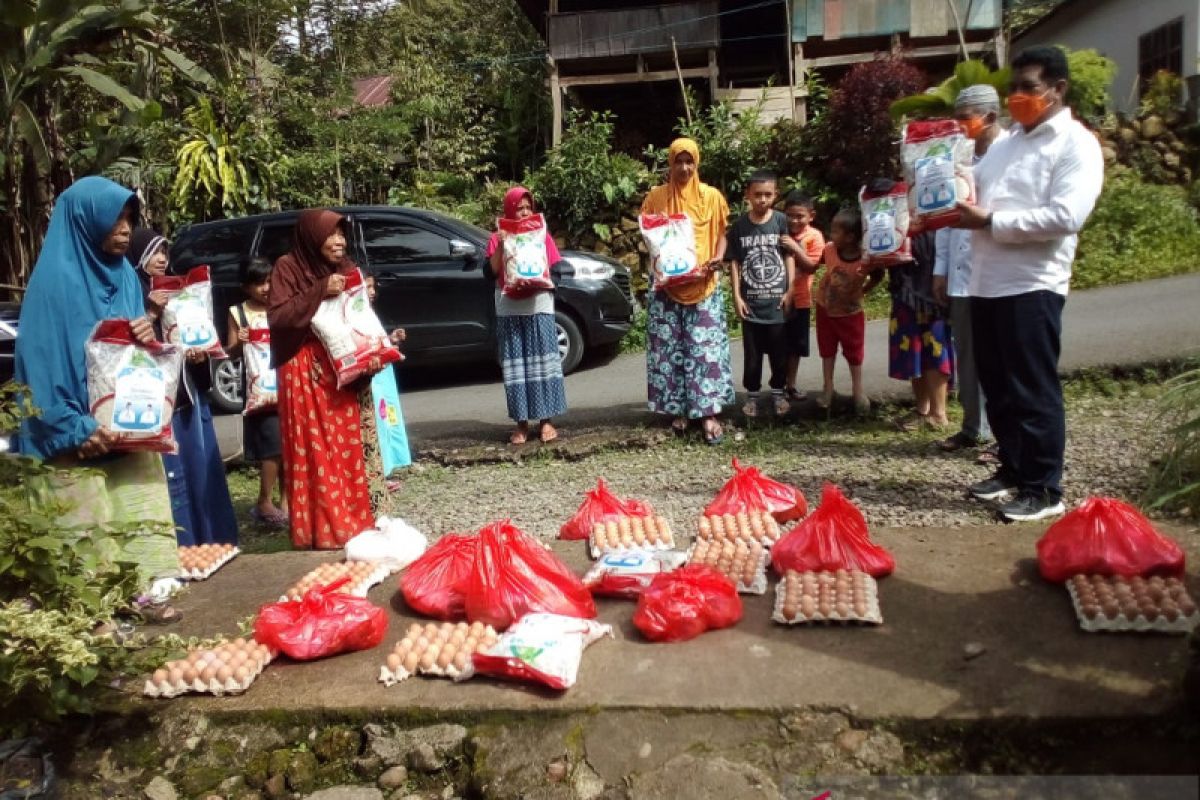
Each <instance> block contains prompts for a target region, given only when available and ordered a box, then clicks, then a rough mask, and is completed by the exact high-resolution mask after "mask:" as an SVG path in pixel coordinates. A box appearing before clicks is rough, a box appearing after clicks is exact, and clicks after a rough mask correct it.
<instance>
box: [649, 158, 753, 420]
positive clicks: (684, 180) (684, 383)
mask: <svg viewBox="0 0 1200 800" xmlns="http://www.w3.org/2000/svg"><path fill="white" fill-rule="evenodd" d="M667 162H668V176H667V182H666V183H664V184H663V185H661V186H656V187H655V188H654V189H652V190H650V193H649V194H648V195H646V200H645V202H643V203H642V213H643V214H687V215H688V217H689V218H690V219H691V221H692V227H693V229H694V230H695V232H696V257H697V259H698V260H699V262H700V263H701V264H705V265H706V266H707V271H706V272H705V274H704V277H701V278H697V279H696V280H695V281H693V282H691V283H687V284H682V285H679V286H674V287H671V288H668V289H665V290H662V291H652V292H651V293H650V305H649V308H648V310H647V315H648V319H647V331H646V334H647V352H646V384H647V389H646V393H647V396H648V398H649V405H650V410H651V411H653V412H655V413H657V414H669V415H671V416H672V417H674V420H673V421H672V422H671V427H672V428H673V429H674V430H675V432H676V433H683V432H684V431H686V430H687V426H688V420H690V419H702V420H703V423H702V425H703V427H704V440H705V441H706V442H708V443H709V444H719V443H720V442H721V440H722V435H723V432H722V430H721V423H720V422H719V421H718V420H717V414H719V413H720V412H721V408H722V407H723V406H725V405H729V404H732V403H733V402H734V391H733V373H732V371H731V369H730V365H729V332H728V330H727V329H726V327H725V303H724V292H723V291H722V288H721V281H720V278H721V275H720V269H721V262H722V261H723V260H724V258H725V228H726V224H727V222H728V217H729V204H728V203H726V202H725V197H724V196H723V195H722V194H721V192H720V191H718V190H717V189H714V188H713V187H712V186H708V185H707V184H704V183H701V182H700V175H699V169H700V148H699V147H697V146H696V143H695V142H694V141H692V140H691V139H676V140H675V141H673V142H671V147H670V149H669V151H668V158H667Z"/></svg>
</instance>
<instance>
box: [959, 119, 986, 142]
mask: <svg viewBox="0 0 1200 800" xmlns="http://www.w3.org/2000/svg"><path fill="white" fill-rule="evenodd" d="M957 122H958V127H960V128H962V132H963V133H965V134H966V135H967V138H968V139H978V138H979V134H981V133H983V131H984V129H985V128H987V117H967V118H966V119H960V120H957Z"/></svg>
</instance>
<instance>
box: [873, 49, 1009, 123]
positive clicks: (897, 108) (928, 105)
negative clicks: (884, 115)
mask: <svg viewBox="0 0 1200 800" xmlns="http://www.w3.org/2000/svg"><path fill="white" fill-rule="evenodd" d="M1011 76H1012V70H1011V69H1009V68H1008V67H1004V68H1002V69H998V70H996V71H995V72H993V71H992V70H991V69H989V68H988V65H987V64H985V63H983V62H982V61H978V60H976V59H969V60H967V61H960V62H959V63H958V64H957V65H955V67H954V74H953V75H951V76H950V77H949V78H946V80H944V81H942V82H941V83H939V84H938V85H937V86H934V87H933V88H931V89H929V90H928V91H925V92H922V93H920V94H912V95H909V96H908V97H902V98H900V99H899V100H897V101H896V102H894V103H892V105H891V106H890V107H889V109H888V110H889V111H890V113H891V115H892V118H893V119H895V120H900V119H903V118H904V117H945V116H949V115H950V114H952V113H953V112H954V101H955V100H957V99H958V94H959V92H961V91H962V90H963V89H966V88H967V87H968V86H977V85H979V84H987V85H989V86H992V87H994V88H995V89H996V91H997V92H998V93H999V94H1000V96H1001V97H1004V96H1005V95H1007V94H1008V82H1009V78H1010V77H1011Z"/></svg>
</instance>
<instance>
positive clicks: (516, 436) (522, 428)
mask: <svg viewBox="0 0 1200 800" xmlns="http://www.w3.org/2000/svg"><path fill="white" fill-rule="evenodd" d="M527 441H529V423H528V422H518V423H517V428H516V430H514V431H513V432H512V433H510V434H509V435H508V443H509V444H512V445H522V444H525V442H527Z"/></svg>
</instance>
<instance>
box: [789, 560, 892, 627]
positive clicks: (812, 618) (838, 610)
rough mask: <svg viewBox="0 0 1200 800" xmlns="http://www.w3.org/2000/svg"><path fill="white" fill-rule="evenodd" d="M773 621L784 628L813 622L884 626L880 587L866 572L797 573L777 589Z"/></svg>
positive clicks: (841, 570)
mask: <svg viewBox="0 0 1200 800" xmlns="http://www.w3.org/2000/svg"><path fill="white" fill-rule="evenodd" d="M771 619H773V620H774V621H775V622H780V623H783V624H784V625H798V624H801V623H812V622H838V623H868V624H872V625H881V624H883V613H882V612H881V611H880V610H879V585H878V584H877V583H876V582H875V579H874V578H872V577H871V576H870V575H868V574H867V573H865V572H858V571H857V570H844V569H839V570H837V571H836V572H793V571H791V570H788V572H787V574H786V575H784V576H783V579H782V580H781V581H779V583H778V584H777V585H776V587H775V609H774V613H772V615H771Z"/></svg>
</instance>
